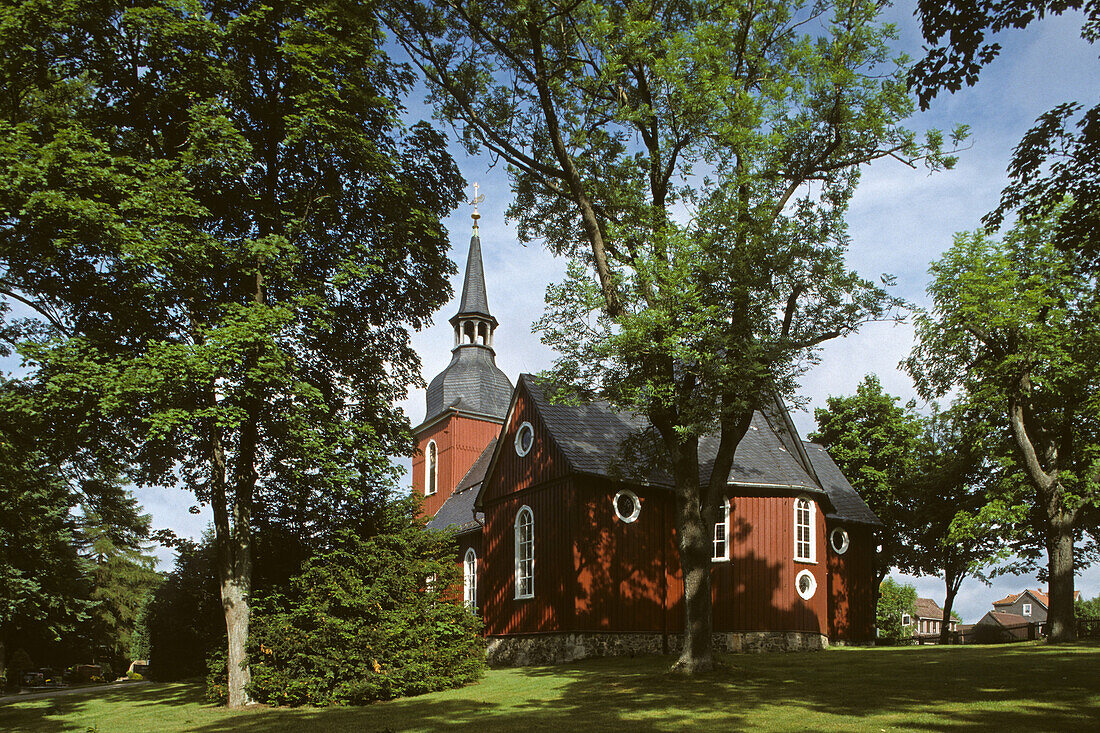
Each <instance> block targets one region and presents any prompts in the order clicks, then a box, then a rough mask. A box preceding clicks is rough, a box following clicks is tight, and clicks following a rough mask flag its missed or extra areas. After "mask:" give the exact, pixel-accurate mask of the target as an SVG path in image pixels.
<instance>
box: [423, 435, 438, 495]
mask: <svg viewBox="0 0 1100 733" xmlns="http://www.w3.org/2000/svg"><path fill="white" fill-rule="evenodd" d="M427 471H428V480H427V481H425V482H424V496H431V495H432V494H434V493H435V491H436V488H437V487H438V485H439V480H438V475H439V450H438V449H437V448H436V447H435V441H434V440H433V441H431V442H429V443H428V465H427Z"/></svg>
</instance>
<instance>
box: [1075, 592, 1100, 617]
mask: <svg viewBox="0 0 1100 733" xmlns="http://www.w3.org/2000/svg"><path fill="white" fill-rule="evenodd" d="M1073 610H1074V616H1075V617H1076V618H1078V619H1083V618H1084V619H1100V596H1096V597H1095V598H1090V599H1089V600H1085V599H1084V598H1081V599H1078V600H1077V601H1076V602H1075V603H1074V604H1073Z"/></svg>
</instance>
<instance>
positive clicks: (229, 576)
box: [210, 427, 252, 708]
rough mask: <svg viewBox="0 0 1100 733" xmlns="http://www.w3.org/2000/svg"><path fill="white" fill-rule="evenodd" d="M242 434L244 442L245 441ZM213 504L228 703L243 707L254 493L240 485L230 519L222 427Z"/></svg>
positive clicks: (214, 455) (214, 459)
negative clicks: (226, 658)
mask: <svg viewBox="0 0 1100 733" xmlns="http://www.w3.org/2000/svg"><path fill="white" fill-rule="evenodd" d="M243 437H244V436H242V443H243V442H244V440H243ZM211 448H212V450H211V481H210V484H211V491H210V505H211V509H212V510H213V514H214V544H215V547H216V549H217V565H218V584H219V587H220V591H221V600H222V610H223V612H224V613H225V630H226V633H227V635H228V639H229V649H228V665H227V673H228V692H229V707H231V708H239V707H244V706H245V705H247V704H248V703H249V698H248V684H249V682H251V680H252V675H251V672H250V670H249V668H248V656H247V650H248V622H249V614H250V609H249V605H248V601H249V594H250V593H251V590H252V587H251V586H252V533H251V526H250V521H251V502H252V497H251V493H250V492H248V493H247V494H246V495H244V496H242V495H241V493H242V489H245V488H246V487H243V486H239V487H238V491H237V496H235V497H234V502H233V520H234V521H233V523H232V525H231V524H230V522H229V506H228V498H227V493H226V465H225V451H224V448H223V446H222V442H221V434H220V431H219V430H218V429H217V428H216V427H215V428H213V430H212V440H211Z"/></svg>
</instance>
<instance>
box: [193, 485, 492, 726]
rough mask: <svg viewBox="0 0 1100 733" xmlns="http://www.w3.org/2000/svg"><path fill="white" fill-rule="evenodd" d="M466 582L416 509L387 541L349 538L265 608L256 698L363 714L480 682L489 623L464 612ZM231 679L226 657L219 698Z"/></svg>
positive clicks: (255, 662) (389, 531)
mask: <svg viewBox="0 0 1100 733" xmlns="http://www.w3.org/2000/svg"><path fill="white" fill-rule="evenodd" d="M429 578H434V580H428V579H429ZM457 582H460V581H458V579H457V565H456V563H455V560H454V546H453V542H452V541H451V540H450V538H449V536H447V535H445V534H441V533H436V532H429V531H426V530H424V529H423V526H422V522H420V521H418V520H417V519H416V505H415V502H412V501H402V502H399V503H396V504H394V505H392V507H391V514H390V516H389V517H388V521H387V523H386V525H385V526H384V527H383V528H382V531H381V532H380V533H379V534H377V535H375V536H374V537H371V538H369V539H362V538H361V537H359V536H358V535H356V534H354V533H343V534H342V535H340V537H339V538H338V541H337V543H336V547H335V548H334V549H332V550H330V551H328V552H324V553H322V554H319V555H317V556H315V557H313V558H311V559H310V560H309V561H308V562H307V563H306V565H305V567H304V569H303V571H302V573H301V574H300V575H298V576H297V577H295V578H293V579H292V580H291V582H290V584H289V587H287V588H286V589H285V590H283V591H281V592H272V593H270V594H268V595H266V596H265V597H263V598H259V599H257V600H256V603H255V613H254V615H253V626H252V633H251V641H250V644H249V659H250V662H251V671H252V684H251V687H250V692H251V694H252V696H253V698H254V699H256V700H257V701H259V702H263V703H268V704H272V705H347V704H354V705H358V704H364V703H368V702H372V701H375V700H388V699H391V698H394V697H404V696H408V695H418V694H422V693H425V692H431V691H433V690H441V689H446V688H448V687H456V686H461V685H463V684H466V683H468V682H472V681H474V680H476V679H478V678H479V677H480V676H481V673H482V671H483V669H484V648H483V642H482V640H481V639H480V638H479V637H478V636H477V631H478V629H479V627H480V622H479V621H478V620H477V619H476V618H475V617H474V616H473V615H472V614H471V613H470V612H469V611H467V610H466V609H465V608H464V607H463V606H462V605H461V604H458V603H455V602H454V593H453V591H452V588H453V587H454V585H455V584H456V583H457ZM224 670H225V660H224V656H223V657H221V658H220V659H219V660H216V661H215V662H214V663H212V665H211V671H212V673H211V676H210V679H211V681H212V682H213V683H214V686H213V688H212V690H213V692H214V694H215V695H217V694H218V693H220V690H221V688H220V687H219V685H220V684H222V683H223V677H222V675H224Z"/></svg>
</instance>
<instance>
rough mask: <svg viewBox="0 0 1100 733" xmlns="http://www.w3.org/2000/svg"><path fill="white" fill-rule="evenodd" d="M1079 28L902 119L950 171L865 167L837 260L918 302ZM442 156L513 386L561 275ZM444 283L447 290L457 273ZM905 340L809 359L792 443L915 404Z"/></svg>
mask: <svg viewBox="0 0 1100 733" xmlns="http://www.w3.org/2000/svg"><path fill="white" fill-rule="evenodd" d="M914 7H915V3H913V2H900V3H898V5H897V6H895V7H894V8H891V9H889V11H888V16H889V18H890V20H892V21H893V22H895V23H897V24H898V26H899V30H900V33H901V38H900V40H899V43H898V48H899V49H900V50H903V51H905V52H906V53H908V54H909V55H910V56H911V57H914V58H916V57H919V56H920V49H921V39H920V35H919V31H918V28H917V24H916V21H915V19H914V18H913V17H912V12H913V8H914ZM1080 27H1081V19H1080V17H1079V16H1077V15H1068V16H1065V17H1061V18H1053V19H1048V20H1044V21H1043V22H1041V23H1038V24H1034V25H1033V26H1032V28H1030V29H1028V30H1026V31H1014V32H1010V33H1004V34H1001V37H1000V38H999V39H998V40H999V41H1000V42H1001V43H1002V45H1003V46H1004V50H1003V52H1002V55H1001V56H1000V57H999V58H998V59H997V60H996V61H994V62H993V63H992V64H990V65H989V66H988V67H987V68H986V70H985V71H984V73H983V74H982V77H981V79H980V81H979V83H978V85H977V86H975V87H972V88H968V89H964V90H962V91H960V92H958V93H956V94H954V95H946V96H941V97H940V98H938V99H936V100H935V101H934V102H933V104H932V107H931V109H930V110H929V111H927V112H924V113H919V114H917V115H915V116H914V117H913V118H912V119H911V120H910V125H911V127H913V128H914V129H916V130H924V129H927V128H932V127H938V128H941V129H945V130H949V129H951V128H952V127H953V126H954V125H955V124H958V123H965V124H968V125H970V126H971V129H972V132H973V136H972V138H971V141H970V143H971V147H970V149H969V150H967V151H965V152H964V153H962V155H961V157H960V160H959V164H958V166H957V168H956V169H955V170H953V171H949V172H945V173H938V174H935V175H931V176H929V175H928V174H927V172H925V171H923V170H911V169H909V168H907V167H905V166H903V165H901V164H900V163H896V162H893V161H883V162H880V163H876V164H875V165H873V166H871V167H870V168H869V169H868V170H867V171H866V172H865V174H864V177H863V180H862V183H861V185H860V188H859V190H858V191H857V193H856V196H855V199H854V201H853V203H852V207H851V212H850V216H849V222H850V233H851V238H852V245H851V250H850V263H851V264H852V265H853V266H854V267H855V268H856V269H857V270H859V271H860V272H861V273H862V274H863V275H865V276H868V277H875V278H877V276H878V275H879V274H881V273H891V274H893V275H895V276H896V278H897V286H896V288H895V292H896V294H897V295H900V296H901V297H903V298H906V299H908V300H910V301H912V302H915V303H917V304H922V303H924V302H925V294H924V288H925V286H926V284H927V282H928V275H927V268H928V265H929V262H930V261H931V260H933V259H935V258H936V257H938V256H939V254H940V253H941V252H943V251H944V250H945V249H946V248H947V247H948V246H949V245H950V243H951V238H952V235H953V234H954V233H955V232H958V231H963V230H969V229H974V228H976V227H977V226H978V224H979V220H980V218H981V216H982V215H983V214H984V213H986V212H987V211H989V210H990V209H991V208H993V207H994V206H995V205H996V202H997V200H998V197H999V193H1000V190H1001V188H1002V187H1003V185H1004V183H1005V180H1006V179H1005V174H1004V171H1005V169H1006V166H1007V164H1008V161H1009V157H1010V155H1011V152H1012V148H1013V147H1014V146H1015V144H1016V143H1017V142H1018V141H1019V139H1020V137H1021V136H1022V134H1023V133H1024V132H1025V131H1026V130H1027V128H1028V127H1030V125H1031V124H1032V122H1033V121H1034V120H1035V118H1036V117H1037V116H1038V115H1039V114H1041V113H1042V112H1045V111H1046V110H1048V109H1050V108H1051V107H1053V106H1055V105H1056V104H1058V103H1060V102H1062V101H1066V100H1073V99H1076V100H1081V101H1083V102H1088V103H1090V104H1094V103H1095V101H1096V100H1095V97H1096V91H1097V90H1098V89H1100V64H1098V62H1097V55H1098V53H1100V48H1096V47H1092V46H1089V45H1088V44H1087V43H1085V42H1084V41H1083V40H1081V38H1080V35H1079V34H1080ZM409 104H410V108H411V109H412V110H413V112H414V113H415V112H417V111H419V110H421V109H422V107H421V106H420V104H419V100H418V99H410V100H409ZM452 154H453V155H454V156H455V158H456V160H458V161H459V165H460V167H461V168H462V171H463V174H464V175H465V176H466V178H467V180H468V181H469V182H470V183H471V184H472V183H473V182H474V181H477V182H479V183H480V185H481V193H483V194H485V201H484V202H483V204H482V205H481V207H480V209H481V213H482V219H481V241H482V248H483V253H484V259H485V270H486V280H487V288H488V294H489V304H490V307H491V309H492V310H493V312H494V314H495V315H496V317H497V318H498V319H499V320H500V328H499V330H498V331H497V334H496V339H495V343H496V348H497V362H498V364H499V365H500V367H501V368H502V369H503V370H504V372H505V373H506V374H508V376H509V377H510V378H511V379H512V380H513V381H515V379H516V377H517V375H518V374H520V373H521V372H537V371H540V370H542V369H545V368H547V367H548V366H549V365H550V363H551V361H552V359H553V356H554V355H553V353H552V352H551V351H550V350H549V349H548V348H547V347H545V346H543V345H542V344H541V343H539V341H538V337H537V335H535V334H532V333H531V323H532V322H533V321H534V320H535V319H536V318H538V316H539V315H540V314H541V312H542V304H543V295H544V292H545V288H546V286H547V285H548V284H550V283H551V282H555V281H557V280H559V279H560V278H561V275H562V272H563V263H562V262H561V261H558V260H556V259H554V258H553V257H552V256H551V255H550V254H549V253H548V252H546V251H545V250H543V249H542V248H540V247H539V246H537V245H535V244H532V245H530V246H526V247H524V246H522V245H520V244H519V243H518V241H517V239H516V236H515V229H514V226H513V225H512V224H511V223H510V222H507V221H505V219H504V210H505V209H506V208H507V206H508V203H509V201H510V200H511V193H510V190H509V187H508V181H507V179H506V177H505V175H504V171H503V170H502V169H501V168H499V167H498V168H492V167H491V166H490V161H489V159H488V158H487V157H476V158H471V157H469V156H467V155H466V154H465V153H464V151H463V150H462V149H461V148H460V147H459V146H457V145H455V146H452ZM469 213H470V212H469V208H468V207H463V208H461V209H460V210H459V211H457V212H455V213H454V214H453V215H452V216H451V217H450V218H449V219H448V221H447V225H448V228H449V231H450V233H451V240H452V247H453V250H452V257H453V258H454V259H455V260H456V262H457V263H458V265H459V270H460V272H461V270H462V267H463V265H464V262H465V257H466V248H467V245H468V242H469V237H470V218H469ZM453 285H454V287H455V291H456V293H457V292H459V291H460V289H461V281H460V280H459V279H458V278H457V277H456V278H455V280H454V281H453ZM455 307H456V305H455V303H454V302H453V301H452V303H450V304H449V305H447V306H446V307H444V308H443V310H442V311H441V312H440V313H439V314H438V317H437V319H436V321H437V322H436V325H435V326H433V327H431V328H429V329H427V330H425V331H422V332H421V333H418V334H416V336H415V337H414V343H415V345H416V347H417V349H418V351H419V352H420V354H421V357H422V360H423V370H422V373H423V376H424V378H425V380H428V379H431V377H432V376H434V375H435V374H436V373H438V372H439V371H440V370H441V369H442V368H443V367H444V366H446V363H447V361H448V360H449V358H450V347H451V343H452V337H451V333H450V326H449V325H447V323H446V319H447V318H449V317H450V316H451V315H452V314H453V312H454V309H455ZM911 345H912V329H911V327H910V326H909V325H900V326H892V325H871V326H868V327H866V328H864V329H863V330H862V331H861V332H860V333H859V334H858V335H856V336H855V337H851V338H848V339H845V340H843V341H838V342H834V343H831V344H829V345H828V346H827V347H826V348H825V349H824V351H823V353H822V361H821V364H820V365H819V366H817V367H815V368H814V369H813V370H812V371H811V372H810V373H808V374H807V375H806V376H805V378H804V379H803V380H802V385H801V390H800V394H801V395H802V396H803V397H805V398H807V399H808V401H809V407H808V411H796V412H795V413H794V415H793V417H794V420H795V423H796V424H797V426H798V428H799V430H800V431H801V432H802V433H803V434H804V435H805V434H806V433H808V432H809V431H810V430H811V429H812V428H813V417H812V415H813V413H812V410H813V408H814V407H821V406H823V405H824V402H825V399H826V397H828V396H829V395H847V394H851V393H853V392H854V391H855V388H856V385H857V384H858V383H859V381H860V380H861V379H862V378H863V376H864V375H865V374H868V373H875V374H878V375H879V377H880V379H881V380H882V384H883V386H884V388H885V389H886V390H887V391H888V392H890V393H891V394H894V395H898V396H900V397H902V398H903V399H905V400H907V399H909V398H915V397H916V394H915V392H914V390H913V385H912V382H911V380H910V379H909V377H908V376H907V375H905V374H904V373H902V372H901V371H899V370H898V368H897V365H898V362H899V361H900V360H901V359H902V358H903V357H904V356H905V355H906V354H907V353H908V352H909V349H910V348H911ZM9 366H10V365H9ZM403 407H404V409H405V411H406V413H407V414H408V416H409V418H410V420H411V421H412V422H413V423H414V424H415V423H416V422H418V421H419V420H420V419H421V418H423V416H424V392H423V390H418V391H416V392H414V393H412V394H410V396H409V398H408V400H406V401H405V402H404V403H403ZM138 497H139V499H140V501H141V502H142V503H143V505H144V506H145V508H146V510H147V511H148V512H150V513H151V514H152V515H153V520H154V521H153V523H154V527H158V528H159V527H170V528H172V529H174V530H176V531H177V532H178V533H180V534H182V535H186V536H192V537H197V536H198V535H199V533H201V531H202V530H203V528H204V527H205V526H206V524H207V523H208V522H209V513H208V511H203V512H201V513H200V514H198V515H191V514H189V513H188V507H190V506H191V505H192V504H194V499H193V497H192V496H191V495H190V494H188V493H187V492H184V491H182V490H176V489H145V490H141V491H139V492H138ZM161 557H162V558H163V559H164V560H169V559H170V554H169V553H167V552H162V553H161ZM162 567H164V564H162ZM907 580H909V581H910V582H913V583H914V584H915V585H916V586H917V590H918V592H919V594H920V595H921V596H925V597H932V598H935V599H937V601H942V599H943V595H944V592H943V583H942V581H940V580H939V579H937V578H918V579H907ZM1024 587H1032V588H1035V587H1040V586H1039V584H1038V582H1037V581H1036V580H1035V579H1034V578H1025V577H1011V578H999V579H998V580H997V581H996V582H995V584H994V586H993V587H991V588H987V587H985V586H983V585H982V584H980V583H978V582H977V581H967V582H966V583H965V584H964V585H963V589H962V592H961V594H960V597H959V599H958V601H957V602H956V610H957V611H958V612H959V613H960V614H961V615H962V617H963V619H964V621H968V622H972V621H976V620H977V619H978V617H980V616H981V615H982V614H983V613H984V612H985V611H986V610H989V608H990V607H991V606H990V603H991V601H993V600H995V599H997V598H1000V597H1002V596H1004V595H1006V593H1007V592H1009V591H1018V590H1022V589H1023V588H1024ZM1078 587H1079V588H1080V589H1081V590H1082V592H1083V594H1084V595H1085V596H1087V597H1092V596H1095V595H1097V594H1100V569H1091V570H1089V571H1086V572H1085V573H1084V574H1083V575H1082V576H1080V577H1079V578H1078Z"/></svg>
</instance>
